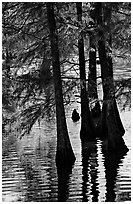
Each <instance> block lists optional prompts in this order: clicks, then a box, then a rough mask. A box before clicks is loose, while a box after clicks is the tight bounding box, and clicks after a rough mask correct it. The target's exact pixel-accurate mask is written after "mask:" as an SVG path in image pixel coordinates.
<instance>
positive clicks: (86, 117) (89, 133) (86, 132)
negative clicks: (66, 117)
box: [76, 2, 95, 141]
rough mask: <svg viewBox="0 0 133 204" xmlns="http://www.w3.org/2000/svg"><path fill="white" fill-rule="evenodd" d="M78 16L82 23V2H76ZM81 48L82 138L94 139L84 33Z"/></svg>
mask: <svg viewBox="0 0 133 204" xmlns="http://www.w3.org/2000/svg"><path fill="white" fill-rule="evenodd" d="M76 7H77V17H78V22H79V25H80V24H82V3H81V2H79V3H76ZM78 49H79V69H80V83H81V131H80V137H81V140H82V141H84V140H92V139H94V138H95V133H94V125H93V122H92V120H91V114H90V109H89V102H88V96H87V91H86V72H85V56H84V41H83V36H82V33H81V34H80V36H79V40H78Z"/></svg>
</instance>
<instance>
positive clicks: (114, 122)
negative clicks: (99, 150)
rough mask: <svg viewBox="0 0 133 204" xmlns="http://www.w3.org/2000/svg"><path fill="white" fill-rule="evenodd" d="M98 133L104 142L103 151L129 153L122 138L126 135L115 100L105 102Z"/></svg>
mask: <svg viewBox="0 0 133 204" xmlns="http://www.w3.org/2000/svg"><path fill="white" fill-rule="evenodd" d="M97 133H98V134H99V137H100V139H102V140H103V149H104V150H106V151H109V152H112V151H114V152H119V151H122V152H127V151H128V148H127V147H126V145H125V143H124V140H123V138H122V136H123V135H124V133H125V130H124V127H123V125H122V122H121V119H120V115H119V112H118V108H117V104H116V101H115V99H110V100H105V101H104V102H103V108H102V113H101V118H100V120H99V123H98V126H97Z"/></svg>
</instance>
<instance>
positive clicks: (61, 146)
mask: <svg viewBox="0 0 133 204" xmlns="http://www.w3.org/2000/svg"><path fill="white" fill-rule="evenodd" d="M46 5H47V17H48V24H49V30H50V43H51V55H52V65H53V77H54V88H55V101H56V120H57V152H56V165H57V166H58V167H61V166H71V165H73V164H74V162H75V156H74V153H73V150H72V147H71V143H70V140H69V135H68V130H67V124H66V118H65V110H64V105H63V94H62V82H61V73H60V61H59V48H58V35H57V29H56V22H55V17H54V5H53V3H47V4H46Z"/></svg>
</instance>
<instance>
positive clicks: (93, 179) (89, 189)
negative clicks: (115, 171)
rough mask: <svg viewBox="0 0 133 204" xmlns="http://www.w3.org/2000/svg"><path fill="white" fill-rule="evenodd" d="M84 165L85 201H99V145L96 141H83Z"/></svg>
mask: <svg viewBox="0 0 133 204" xmlns="http://www.w3.org/2000/svg"><path fill="white" fill-rule="evenodd" d="M82 165H83V171H82V173H83V177H82V179H83V189H82V191H83V200H82V201H83V202H88V201H90V200H89V198H90V199H91V201H93V202H97V201H98V194H99V192H98V188H97V186H98V183H97V177H98V176H97V167H98V164H97V146H96V142H95V141H94V142H84V143H82Z"/></svg>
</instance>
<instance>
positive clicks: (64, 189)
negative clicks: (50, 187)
mask: <svg viewBox="0 0 133 204" xmlns="http://www.w3.org/2000/svg"><path fill="white" fill-rule="evenodd" d="M57 173H58V201H60V202H65V201H67V199H68V198H69V183H70V176H71V173H72V168H58V169H57Z"/></svg>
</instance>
